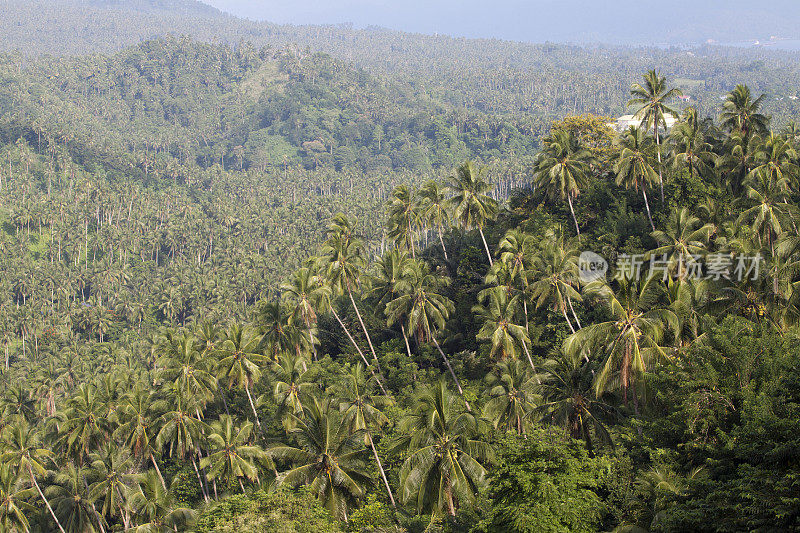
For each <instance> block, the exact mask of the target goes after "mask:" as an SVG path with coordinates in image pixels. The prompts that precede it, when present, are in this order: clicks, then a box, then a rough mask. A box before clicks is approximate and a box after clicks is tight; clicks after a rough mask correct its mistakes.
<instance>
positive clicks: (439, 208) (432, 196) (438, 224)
mask: <svg viewBox="0 0 800 533" xmlns="http://www.w3.org/2000/svg"><path fill="white" fill-rule="evenodd" d="M419 197H420V199H421V200H422V206H421V208H422V220H423V221H424V222H426V223H427V224H430V225H431V226H433V227H435V228H436V232H437V233H438V235H439V243H440V244H441V245H442V253H443V254H444V260H445V261H448V258H447V247H445V245H444V236H443V230H444V228H449V227H450V219H451V216H450V210H449V209H448V205H447V197H446V196H445V191H444V189H443V187H442V186H441V185H439V182H438V181H436V180H430V181H426V182H425V183H424V184H423V185H422V187H420V189H419Z"/></svg>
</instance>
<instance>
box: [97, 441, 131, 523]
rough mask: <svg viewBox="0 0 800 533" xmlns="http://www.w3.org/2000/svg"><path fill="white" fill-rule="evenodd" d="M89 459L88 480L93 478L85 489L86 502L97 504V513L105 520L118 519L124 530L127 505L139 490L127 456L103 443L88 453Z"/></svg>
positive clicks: (120, 450) (125, 451) (128, 513)
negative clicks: (89, 477) (99, 447)
mask: <svg viewBox="0 0 800 533" xmlns="http://www.w3.org/2000/svg"><path fill="white" fill-rule="evenodd" d="M89 459H90V464H91V469H92V474H93V475H92V477H93V478H94V479H96V481H95V482H94V483H92V484H91V485H90V486H89V499H90V500H91V501H92V502H94V503H95V504H98V503H99V509H100V514H101V515H102V516H103V518H104V519H106V520H107V521H111V520H114V519H116V518H122V523H123V526H124V528H125V530H127V529H128V526H129V525H130V522H131V513H132V509H131V508H130V506H129V505H128V502H129V500H130V498H131V496H132V495H133V493H134V491H135V490H138V489H139V484H138V482H137V480H138V475H137V474H136V473H135V472H136V468H135V467H134V464H133V460H132V459H131V455H130V453H129V452H128V451H127V450H122V449H119V448H117V447H116V446H115V445H113V444H107V445H106V446H104V447H103V448H101V449H100V451H98V452H94V453H91V454H90V455H89Z"/></svg>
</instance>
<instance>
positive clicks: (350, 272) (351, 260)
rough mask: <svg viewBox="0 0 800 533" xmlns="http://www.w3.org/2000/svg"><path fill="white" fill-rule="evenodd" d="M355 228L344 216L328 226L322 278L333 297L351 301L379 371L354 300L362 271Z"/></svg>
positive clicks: (361, 244)
mask: <svg viewBox="0 0 800 533" xmlns="http://www.w3.org/2000/svg"><path fill="white" fill-rule="evenodd" d="M354 227H355V223H354V222H353V221H351V220H350V219H349V218H347V217H346V216H344V215H337V216H336V217H334V220H333V222H332V223H331V224H330V225H329V226H328V233H327V235H328V238H327V240H326V241H325V244H324V245H323V247H322V252H323V260H324V261H325V278H326V281H327V282H328V284H329V287H330V288H331V291H332V293H333V294H346V295H347V296H348V297H349V298H350V303H351V304H352V305H353V310H354V311H355V312H356V316H357V317H358V322H359V323H360V324H361V329H362V330H363V331H364V336H365V337H366V338H367V344H369V349H370V351H371V352H372V358H373V359H374V361H375V366H376V367H377V368H378V370H379V371H380V363H379V362H378V356H377V355H376V354H375V347H374V346H373V345H372V338H371V337H370V336H369V331H367V326H366V325H365V324H364V319H363V318H362V316H361V311H359V309H358V305H356V300H355V298H354V297H353V290H354V289H356V288H357V287H359V286H360V284H361V272H362V270H363V268H364V257H363V253H364V245H363V243H362V242H361V240H360V239H358V238H356V237H355V236H354ZM348 334H349V332H348Z"/></svg>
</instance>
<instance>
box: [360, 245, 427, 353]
mask: <svg viewBox="0 0 800 533" xmlns="http://www.w3.org/2000/svg"><path fill="white" fill-rule="evenodd" d="M418 266H419V263H417V262H416V260H412V259H411V258H409V257H408V254H407V253H406V252H404V251H402V250H398V249H397V248H392V249H391V250H389V251H387V252H386V253H385V254H383V257H381V258H380V260H379V261H378V264H377V272H376V274H375V275H374V276H373V279H372V290H371V291H370V295H371V296H372V297H373V298H375V299H376V300H377V305H378V307H383V310H384V313H386V309H387V307H386V306H387V304H388V303H389V302H391V301H392V300H394V299H395V298H396V297H397V296H398V295H399V293H398V288H404V287H405V285H402V283H403V282H404V281H405V278H406V277H407V276H408V275H409V274H410V273H412V272H413V269H414V268H418ZM396 322H398V321H397V320H395V321H392V320H391V319H389V320H388V321H387V325H388V326H391V325H392V324H394V323H396ZM399 322H400V329H401V331H402V333H403V340H404V341H405V343H406V352H407V353H408V357H409V358H411V357H412V356H411V346H409V344H408V334H407V332H406V327H405V323H404V321H402V320H400V321H399Z"/></svg>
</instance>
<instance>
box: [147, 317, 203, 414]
mask: <svg viewBox="0 0 800 533" xmlns="http://www.w3.org/2000/svg"><path fill="white" fill-rule="evenodd" d="M203 348H204V345H203V343H200V342H198V339H197V338H196V337H194V336H192V335H189V334H187V333H182V334H180V335H176V334H174V332H171V331H169V332H167V335H166V337H165V339H164V342H163V343H162V344H161V350H162V355H161V357H159V359H158V361H157V363H156V366H157V367H158V368H159V371H158V376H159V377H160V378H161V379H162V380H164V381H166V382H168V383H171V384H172V386H173V388H174V390H175V391H176V392H179V393H180V394H182V395H183V397H185V398H194V399H195V400H197V401H198V402H199V403H205V401H208V400H209V399H210V398H213V396H214V391H216V389H217V379H216V378H215V377H214V375H213V367H212V361H211V358H209V357H205V356H204V354H203V351H204V350H203Z"/></svg>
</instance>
